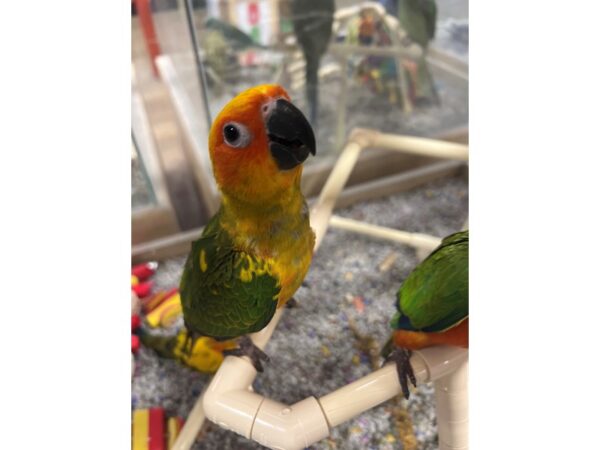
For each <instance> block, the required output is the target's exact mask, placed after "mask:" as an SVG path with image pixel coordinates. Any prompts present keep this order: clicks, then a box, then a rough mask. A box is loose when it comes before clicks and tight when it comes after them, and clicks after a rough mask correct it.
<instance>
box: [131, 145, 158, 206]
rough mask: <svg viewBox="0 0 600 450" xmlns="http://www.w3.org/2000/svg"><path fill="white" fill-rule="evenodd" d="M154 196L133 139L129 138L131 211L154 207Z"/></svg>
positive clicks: (155, 202)
mask: <svg viewBox="0 0 600 450" xmlns="http://www.w3.org/2000/svg"><path fill="white" fill-rule="evenodd" d="M156 205H157V201H156V196H155V194H154V190H153V189H152V183H151V182H150V178H149V177H148V172H147V171H146V167H145V166H144V161H142V156H141V155H140V152H139V151H138V148H137V144H136V141H135V137H134V136H133V135H132V136H131V209H132V210H133V211H136V210H139V209H142V208H146V207H149V206H156Z"/></svg>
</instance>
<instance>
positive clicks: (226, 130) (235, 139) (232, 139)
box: [223, 123, 250, 148]
mask: <svg viewBox="0 0 600 450" xmlns="http://www.w3.org/2000/svg"><path fill="white" fill-rule="evenodd" d="M223 137H224V138H225V142H227V144H229V145H230V146H231V147H238V148H239V147H245V146H246V145H248V143H249V141H250V133H248V130H247V128H246V127H245V126H243V125H242V124H239V123H227V124H225V126H224V127H223Z"/></svg>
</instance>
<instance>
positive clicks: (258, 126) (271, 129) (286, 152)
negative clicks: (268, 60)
mask: <svg viewBox="0 0 600 450" xmlns="http://www.w3.org/2000/svg"><path fill="white" fill-rule="evenodd" d="M208 145H209V151H210V158H211V161H212V165H213V171H214V174H215V178H216V180H217V184H218V185H219V187H220V188H221V191H222V192H223V193H224V194H227V195H228V196H230V197H234V198H236V199H237V200H241V201H244V202H247V203H260V202H265V201H269V200H270V199H272V198H276V197H277V196H279V195H281V194H282V193H283V192H285V191H287V190H289V188H290V187H292V186H294V185H295V186H299V184H300V176H301V174H302V163H303V162H304V161H305V160H306V158H308V154H309V153H312V154H313V155H314V154H315V153H316V144H315V136H314V133H313V130H312V128H311V126H310V124H309V123H308V120H306V117H304V115H303V114H302V112H300V110H299V109H298V108H296V107H295V106H294V105H293V104H292V103H290V98H289V96H288V94H287V92H286V91H285V90H284V89H283V88H282V87H281V86H278V85H262V86H256V87H253V88H250V89H248V90H246V91H244V92H242V93H241V94H239V95H238V96H237V97H235V98H234V99H233V100H231V101H230V102H229V103H228V104H227V105H226V106H225V107H224V108H223V110H222V111H221V112H220V113H219V115H218V116H217V118H216V119H215V120H214V122H213V124H212V128H211V130H210V136H209V141H208Z"/></svg>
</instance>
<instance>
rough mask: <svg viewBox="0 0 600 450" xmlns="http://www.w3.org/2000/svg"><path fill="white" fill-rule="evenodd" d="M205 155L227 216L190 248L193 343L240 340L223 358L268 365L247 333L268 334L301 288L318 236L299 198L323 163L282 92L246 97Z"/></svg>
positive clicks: (268, 88) (257, 91)
mask: <svg viewBox="0 0 600 450" xmlns="http://www.w3.org/2000/svg"><path fill="white" fill-rule="evenodd" d="M208 149H209V153H210V158H211V161H212V166H213V172H214V175H215V180H216V182H217V185H218V186H219V189H220V191H221V207H220V209H219V211H218V212H217V214H215V216H213V217H212V219H210V221H209V223H208V224H207V225H206V227H205V229H204V231H203V233H202V236H200V238H199V239H198V240H196V241H194V242H193V243H192V249H191V251H190V253H189V256H188V259H187V261H186V263H185V266H184V270H183V274H182V277H181V282H180V295H181V305H182V310H183V317H184V324H185V327H186V329H187V330H188V333H189V336H190V340H192V341H193V340H194V339H195V338H196V337H198V336H208V337H212V338H214V339H217V340H219V341H222V340H226V339H231V338H238V337H239V338H240V339H239V348H238V349H235V350H229V351H226V352H225V353H227V354H230V355H236V356H242V355H243V356H248V357H249V358H250V359H251V361H252V363H253V365H254V367H255V368H256V370H257V371H259V372H261V371H262V364H261V360H268V358H267V356H266V355H265V354H264V353H263V352H262V350H260V349H259V348H258V347H256V346H254V344H253V343H252V341H251V340H250V338H249V337H248V336H247V334H248V333H253V332H256V331H259V330H261V329H262V328H264V327H265V326H266V325H267V324H268V323H269V322H270V321H271V319H272V318H273V315H274V314H275V310H276V309H277V308H280V307H282V306H284V305H285V304H286V303H287V302H288V301H289V300H290V299H291V298H292V296H293V294H294V292H295V291H296V290H297V289H298V288H299V287H300V285H301V283H302V281H303V279H304V277H305V276H306V273H307V272H308V268H309V266H310V262H311V260H312V253H313V248H314V244H315V235H314V233H313V231H312V230H311V228H310V223H309V215H308V207H307V205H306V201H305V199H304V197H303V195H302V192H301V190H300V179H301V176H302V163H303V162H304V161H305V160H306V159H307V158H308V156H309V154H313V155H314V154H315V153H316V144H315V136H314V133H313V131H312V128H311V126H310V124H309V122H308V120H307V119H306V117H304V115H303V114H302V113H301V112H300V110H299V109H298V108H296V107H295V106H294V105H293V104H292V103H291V102H290V101H289V96H288V94H287V92H286V91H285V90H284V89H283V88H282V87H281V86H278V85H262V86H257V87H254V88H251V89H248V90H246V91H244V92H242V93H240V94H239V95H238V96H237V97H235V98H234V99H233V100H231V101H230V102H229V103H228V104H227V105H226V106H225V107H224V108H223V110H222V111H221V112H220V113H219V115H218V116H217V118H216V119H215V120H214V122H213V125H212V127H211V130H210V135H209V140H208Z"/></svg>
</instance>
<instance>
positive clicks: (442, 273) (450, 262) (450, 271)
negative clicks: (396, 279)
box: [392, 231, 469, 331]
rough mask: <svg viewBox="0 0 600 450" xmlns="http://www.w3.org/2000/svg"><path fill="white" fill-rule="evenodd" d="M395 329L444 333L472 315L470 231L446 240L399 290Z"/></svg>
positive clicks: (456, 234)
mask: <svg viewBox="0 0 600 450" xmlns="http://www.w3.org/2000/svg"><path fill="white" fill-rule="evenodd" d="M397 306H398V313H397V314H396V316H395V317H394V319H393V322H392V327H394V328H397V329H407V330H422V331H444V330H446V329H448V328H452V327H453V326H455V325H457V324H459V323H460V322H461V321H462V320H464V319H465V318H466V317H468V315H469V232H468V231H461V232H458V233H455V234H452V235H450V236H448V237H446V238H445V239H444V240H443V241H442V243H441V244H440V246H439V247H437V248H436V249H435V250H434V251H433V252H432V253H431V254H430V255H429V256H428V257H427V258H426V259H425V260H424V261H423V262H422V263H421V264H419V265H418V266H417V267H416V268H415V269H414V270H413V271H412V272H411V273H410V275H409V276H408V277H407V278H406V280H405V281H404V283H403V284H402V286H401V288H400V290H399V291H398V303H397Z"/></svg>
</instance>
